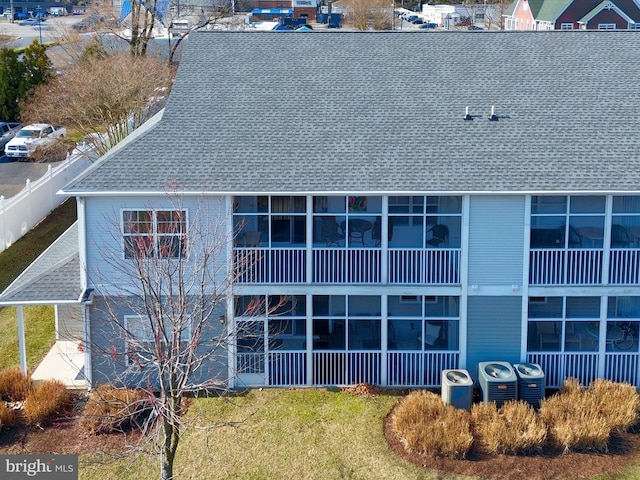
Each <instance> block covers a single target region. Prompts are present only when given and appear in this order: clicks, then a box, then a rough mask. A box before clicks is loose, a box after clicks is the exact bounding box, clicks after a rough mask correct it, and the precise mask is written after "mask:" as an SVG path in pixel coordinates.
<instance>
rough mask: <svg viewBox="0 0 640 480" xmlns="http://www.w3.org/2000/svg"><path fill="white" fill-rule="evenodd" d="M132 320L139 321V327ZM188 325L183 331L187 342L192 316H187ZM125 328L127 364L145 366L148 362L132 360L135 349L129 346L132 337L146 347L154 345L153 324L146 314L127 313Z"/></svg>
mask: <svg viewBox="0 0 640 480" xmlns="http://www.w3.org/2000/svg"><path fill="white" fill-rule="evenodd" d="M132 322H135V323H138V324H139V327H138V328H137V329H135V326H133V325H132ZM185 323H186V325H185V328H184V329H183V332H182V337H183V339H182V342H181V343H187V342H190V341H191V316H190V315H189V316H187V318H186V322H185ZM124 328H125V334H124V335H125V339H124V349H125V357H126V363H127V366H129V367H130V366H132V365H140V367H141V368H142V367H145V366H146V365H148V363H143V362H134V361H132V360H131V354H132V353H133V352H134V351H135V350H134V349H131V348H130V347H129V343H130V342H131V341H132V339H135V340H136V342H137V343H142V344H145V348H147V344H148V346H152V345H153V343H154V339H153V332H152V331H151V325H150V320H149V317H147V316H145V315H125V316H124Z"/></svg>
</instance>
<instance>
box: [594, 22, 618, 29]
mask: <svg viewBox="0 0 640 480" xmlns="http://www.w3.org/2000/svg"><path fill="white" fill-rule="evenodd" d="M616 29H617V26H616V24H615V23H599V24H598V30H616Z"/></svg>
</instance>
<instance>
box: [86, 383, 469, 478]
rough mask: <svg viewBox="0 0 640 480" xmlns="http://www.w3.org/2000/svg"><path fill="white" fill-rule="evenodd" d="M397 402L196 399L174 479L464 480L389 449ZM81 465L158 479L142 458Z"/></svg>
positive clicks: (308, 392)
mask: <svg viewBox="0 0 640 480" xmlns="http://www.w3.org/2000/svg"><path fill="white" fill-rule="evenodd" d="M397 399H398V397H397V396H396V395H394V394H388V395H379V396H376V397H362V396H357V395H353V394H351V393H348V392H344V391H330V390H327V389H302V390H283V389H262V390H252V391H249V392H248V393H246V394H245V395H243V396H238V397H234V398H231V399H218V398H211V399H201V400H196V401H194V402H193V404H192V405H191V406H190V408H189V413H188V418H190V419H191V420H193V421H194V422H195V425H194V426H192V427H191V428H189V430H188V432H186V435H185V436H184V437H183V439H182V442H181V444H180V446H179V448H178V457H177V460H176V469H175V472H174V473H175V474H176V478H180V479H203V480H204V479H207V480H209V479H242V480H251V479H256V480H257V479H260V480H267V479H274V480H276V479H277V480H280V479H286V478H291V479H316V478H317V479H323V480H327V479H341V478H344V479H385V480H392V479H398V480H407V479H424V480H431V479H434V480H435V479H447V480H454V479H462V478H468V477H460V476H456V475H445V476H443V475H442V474H438V472H436V471H425V470H424V469H422V468H419V467H416V466H414V465H411V464H410V463H408V462H405V461H404V460H402V459H401V458H399V457H398V456H397V455H396V454H394V453H393V452H392V451H390V450H389V449H388V447H387V444H386V442H385V439H384V436H383V432H382V420H383V418H384V417H385V415H387V413H389V411H390V410H391V408H392V406H393V405H394V404H395V403H396V401H397ZM213 426H216V427H213ZM96 460H97V461H98V463H96V464H94V465H92V464H91V462H94V461H96ZM103 462H104V463H103ZM80 463H81V466H80V479H82V480H104V479H116V478H117V479H121V480H126V479H131V480H134V479H135V480H138V479H139V480H144V479H149V480H151V479H153V480H155V479H156V478H157V477H158V473H157V472H158V470H157V467H158V466H157V462H149V461H148V459H146V458H142V457H136V458H135V459H132V458H127V459H118V460H115V459H107V458H104V457H97V456H95V455H83V456H81V458H80Z"/></svg>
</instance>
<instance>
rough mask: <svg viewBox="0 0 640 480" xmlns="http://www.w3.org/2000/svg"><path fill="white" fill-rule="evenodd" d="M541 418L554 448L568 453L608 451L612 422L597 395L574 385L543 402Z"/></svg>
mask: <svg viewBox="0 0 640 480" xmlns="http://www.w3.org/2000/svg"><path fill="white" fill-rule="evenodd" d="M578 385H579V384H578ZM540 417H541V418H542V421H543V422H544V423H545V424H546V425H547V428H548V430H549V437H550V440H551V442H552V444H553V445H554V446H556V447H559V448H562V449H563V450H564V451H565V452H568V451H572V450H573V451H589V450H596V451H601V452H604V451H607V449H608V444H609V438H610V436H611V431H612V429H611V427H610V425H609V421H608V420H607V419H606V418H605V417H604V416H602V415H601V414H600V412H599V409H598V402H597V400H596V399H595V397H594V395H593V394H591V393H590V392H588V391H586V390H585V389H584V388H582V387H580V388H579V389H578V388H577V387H576V384H575V383H574V382H571V384H570V385H569V387H568V388H567V389H562V390H561V391H560V392H559V393H558V394H556V395H554V396H553V397H551V398H548V399H546V400H544V401H543V402H542V405H541V406H540Z"/></svg>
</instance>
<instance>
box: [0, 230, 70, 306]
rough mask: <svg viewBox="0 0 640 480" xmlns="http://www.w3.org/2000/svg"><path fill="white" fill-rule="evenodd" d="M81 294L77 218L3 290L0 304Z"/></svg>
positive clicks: (65, 299)
mask: <svg viewBox="0 0 640 480" xmlns="http://www.w3.org/2000/svg"><path fill="white" fill-rule="evenodd" d="M81 294H82V288H81V286H80V260H79V255H78V224H77V222H76V223H74V224H73V225H72V226H71V227H69V229H68V230H67V231H66V232H64V233H63V234H62V235H60V237H58V238H57V239H56V241H55V242H54V243H52V244H51V246H50V247H49V248H47V250H45V251H44V252H43V253H42V254H41V255H40V256H39V257H38V258H37V259H36V260H34V262H33V263H32V264H31V265H29V266H28V267H27V269H26V270H24V271H23V272H22V274H20V276H19V277H18V278H17V279H16V280H14V281H13V283H11V285H9V286H8V287H7V288H6V290H4V291H3V292H2V294H1V295H0V304H5V305H6V304H13V303H29V302H34V303H40V304H46V303H62V302H77V301H78V300H79V298H80V295H81Z"/></svg>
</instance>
